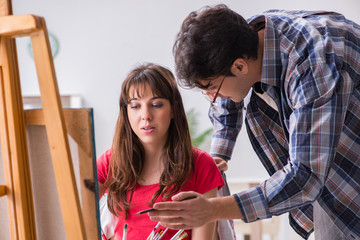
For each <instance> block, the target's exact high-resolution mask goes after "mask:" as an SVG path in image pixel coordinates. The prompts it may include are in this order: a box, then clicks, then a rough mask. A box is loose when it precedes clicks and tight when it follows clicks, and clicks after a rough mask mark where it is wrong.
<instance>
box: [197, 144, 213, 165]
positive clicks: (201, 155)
mask: <svg viewBox="0 0 360 240" xmlns="http://www.w3.org/2000/svg"><path fill="white" fill-rule="evenodd" d="M192 151H193V161H194V164H195V165H197V164H201V163H204V162H215V161H214V159H213V158H212V157H211V156H210V154H209V153H207V152H205V151H203V150H200V149H198V148H195V147H193V148H192Z"/></svg>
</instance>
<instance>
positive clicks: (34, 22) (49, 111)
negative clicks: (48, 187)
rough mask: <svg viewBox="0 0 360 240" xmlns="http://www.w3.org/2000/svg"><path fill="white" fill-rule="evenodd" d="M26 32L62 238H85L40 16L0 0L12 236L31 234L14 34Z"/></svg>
mask: <svg viewBox="0 0 360 240" xmlns="http://www.w3.org/2000/svg"><path fill="white" fill-rule="evenodd" d="M22 36H29V37H30V38H31V43H32V47H33V56H34V60H35V65H36V70H37V75H38V80H39V87H40V93H41V101H42V106H43V110H42V115H43V117H44V125H45V126H46V132H47V137H48V141H49V145H50V152H51V158H52V162H53V166H54V172H55V179H56V183H57V189H58V194H59V200H60V205H61V211H62V215H63V221H64V225H65V231H66V236H67V239H83V240H85V239H87V238H86V233H85V228H84V220H83V217H82V214H81V208H80V201H79V196H78V191H77V188H76V182H75V177H74V170H73V166H72V161H71V155H70V150H69V143H68V139H67V131H66V126H65V123H64V115H63V110H62V107H61V103H60V97H59V91H58V87H57V81H56V76H55V70H54V64H53V59H52V55H51V51H50V44H49V39H48V33H47V29H46V25H45V20H44V19H43V18H42V17H38V16H33V15H19V16H14V15H12V7H11V1H10V0H0V131H1V132H0V133H1V136H0V137H1V138H0V140H1V150H2V155H3V161H4V169H5V179H6V185H5V186H0V196H6V197H7V199H8V209H9V219H10V232H11V238H12V239H21V240H30V239H36V228H35V218H34V205H33V199H32V188H31V178H30V171H29V158H28V149H27V141H26V132H25V115H24V110H23V103H22V95H21V88H20V80H19V72H18V63H17V54H16V45H15V39H14V38H16V37H22Z"/></svg>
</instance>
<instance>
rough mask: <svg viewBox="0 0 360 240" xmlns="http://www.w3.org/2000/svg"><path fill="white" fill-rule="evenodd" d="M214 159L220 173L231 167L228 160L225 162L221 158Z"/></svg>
mask: <svg viewBox="0 0 360 240" xmlns="http://www.w3.org/2000/svg"><path fill="white" fill-rule="evenodd" d="M213 159H214V160H215V163H216V165H217V167H218V169H219V171H220V172H225V171H226V170H228V168H229V167H228V164H227V160H225V159H223V158H221V157H213Z"/></svg>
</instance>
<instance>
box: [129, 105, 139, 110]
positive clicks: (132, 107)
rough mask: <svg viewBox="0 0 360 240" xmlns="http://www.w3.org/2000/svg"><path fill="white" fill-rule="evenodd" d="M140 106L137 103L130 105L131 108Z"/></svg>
mask: <svg viewBox="0 0 360 240" xmlns="http://www.w3.org/2000/svg"><path fill="white" fill-rule="evenodd" d="M138 107H139V106H138V105H135V104H132V105H130V108H131V109H137V108H138Z"/></svg>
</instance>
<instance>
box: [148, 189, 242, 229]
mask: <svg viewBox="0 0 360 240" xmlns="http://www.w3.org/2000/svg"><path fill="white" fill-rule="evenodd" d="M194 195H195V196H197V197H196V198H195V199H191V200H185V201H181V200H182V199H184V198H186V197H189V196H194ZM172 200H173V201H172V202H160V203H155V204H154V208H155V209H156V210H157V211H153V212H150V213H149V216H150V219H151V220H152V221H158V222H160V223H161V225H162V226H164V227H168V228H172V229H192V228H196V227H199V226H202V225H204V224H206V223H209V222H213V221H217V220H221V219H242V215H241V212H240V210H239V207H238V205H237V203H236V201H235V198H234V197H233V196H226V197H220V198H208V199H207V198H204V197H203V196H202V195H201V194H199V193H196V192H181V193H179V194H177V195H175V196H173V197H172Z"/></svg>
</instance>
